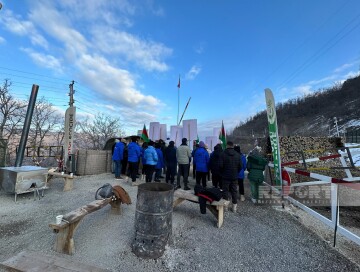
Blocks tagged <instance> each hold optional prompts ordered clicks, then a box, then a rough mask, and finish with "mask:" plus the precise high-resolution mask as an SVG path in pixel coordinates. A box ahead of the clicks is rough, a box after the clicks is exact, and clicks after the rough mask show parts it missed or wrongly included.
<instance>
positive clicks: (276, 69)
mask: <svg viewBox="0 0 360 272" xmlns="http://www.w3.org/2000/svg"><path fill="white" fill-rule="evenodd" d="M349 2H350V0H348V1H347V2H345V3H343V4H342V6H341V7H340V8H337V9H336V10H335V11H334V12H333V13H332V14H331V15H330V16H328V17H327V19H326V20H325V21H323V23H321V24H320V25H319V26H318V27H317V28H316V30H315V31H314V32H313V33H312V34H311V35H310V36H308V38H307V39H306V40H304V41H303V42H302V43H301V44H300V45H298V46H297V47H296V48H295V50H293V51H292V52H291V53H290V54H289V55H288V56H287V57H286V58H285V59H284V60H283V61H282V62H281V63H280V64H279V65H278V66H276V68H275V69H274V70H273V71H271V72H270V73H269V74H268V75H267V77H266V78H265V79H264V80H262V81H261V82H260V83H259V84H258V85H257V86H256V88H254V90H257V89H258V88H259V87H260V86H261V85H262V84H263V83H264V82H266V81H267V80H268V79H269V78H270V77H271V76H272V75H273V74H275V73H276V72H277V71H278V70H279V69H280V68H281V67H282V66H283V65H284V64H285V63H287V61H288V60H289V59H290V58H291V57H293V56H294V55H295V53H297V52H298V51H299V50H300V49H301V48H303V47H304V46H305V45H306V44H307V43H308V42H309V41H311V38H312V37H313V36H314V35H315V34H316V33H318V32H319V30H320V29H321V28H322V27H323V26H324V25H326V24H327V23H328V22H329V21H330V20H331V19H333V18H334V17H335V16H336V15H337V14H338V13H339V12H340V11H341V10H342V9H343V8H344V7H345V6H346V5H347V4H348V3H349Z"/></svg>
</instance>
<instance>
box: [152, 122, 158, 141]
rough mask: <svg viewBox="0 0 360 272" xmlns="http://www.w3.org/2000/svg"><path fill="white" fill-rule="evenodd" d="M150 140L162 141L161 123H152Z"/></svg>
mask: <svg viewBox="0 0 360 272" xmlns="http://www.w3.org/2000/svg"><path fill="white" fill-rule="evenodd" d="M149 139H150V140H152V141H154V142H155V141H158V140H160V123H159V122H150V127H149Z"/></svg>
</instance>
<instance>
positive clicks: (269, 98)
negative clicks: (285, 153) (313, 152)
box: [265, 89, 282, 186]
mask: <svg viewBox="0 0 360 272" xmlns="http://www.w3.org/2000/svg"><path fill="white" fill-rule="evenodd" d="M265 99H266V111H267V118H268V122H269V136H270V142H271V149H272V155H273V158H274V171H275V184H276V185H279V186H281V185H282V180H281V161H280V146H279V135H278V128H277V119H276V108H275V99H274V96H273V93H272V91H271V90H270V89H265Z"/></svg>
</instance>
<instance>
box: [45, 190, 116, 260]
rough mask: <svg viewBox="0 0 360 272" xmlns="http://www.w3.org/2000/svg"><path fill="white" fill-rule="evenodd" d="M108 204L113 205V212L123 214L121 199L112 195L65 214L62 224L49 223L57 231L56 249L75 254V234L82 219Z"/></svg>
mask: <svg viewBox="0 0 360 272" xmlns="http://www.w3.org/2000/svg"><path fill="white" fill-rule="evenodd" d="M108 204H110V205H111V212H112V213H115V214H121V206H120V205H121V199H116V198H114V197H112V198H106V199H102V200H95V201H93V202H91V203H89V204H87V205H85V206H83V207H81V208H78V209H76V210H74V211H71V212H69V213H67V214H65V215H64V217H63V220H62V222H61V223H60V224H55V223H51V224H49V227H50V228H52V229H53V231H54V232H55V233H57V235H56V240H55V245H54V250H55V251H56V252H60V253H66V254H70V255H71V254H73V253H74V252H75V245H74V239H73V236H74V233H75V231H76V229H77V227H78V226H79V224H80V222H81V220H82V219H83V218H84V217H85V216H86V215H87V214H90V213H92V212H95V211H97V210H100V209H101V208H103V207H105V206H106V205H108Z"/></svg>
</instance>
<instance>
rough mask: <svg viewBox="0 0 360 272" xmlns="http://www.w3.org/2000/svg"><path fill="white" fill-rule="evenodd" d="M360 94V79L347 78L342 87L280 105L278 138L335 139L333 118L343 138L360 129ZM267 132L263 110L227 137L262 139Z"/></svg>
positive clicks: (277, 108)
mask: <svg viewBox="0 0 360 272" xmlns="http://www.w3.org/2000/svg"><path fill="white" fill-rule="evenodd" d="M359 91H360V76H358V77H355V78H351V79H348V80H346V81H345V82H344V83H343V84H342V85H341V84H337V85H335V86H333V87H331V88H328V89H324V90H319V91H317V92H315V93H313V94H311V95H307V96H303V97H298V98H296V99H292V100H289V101H287V102H285V103H280V104H277V105H276V113H277V118H278V128H279V136H295V135H297V136H329V135H330V136H335V135H336V133H337V130H336V127H335V121H334V117H336V119H337V124H338V129H339V132H340V134H341V135H343V134H344V133H345V130H346V129H347V128H351V127H354V126H360V95H359ZM275 99H276V97H275ZM267 131H268V123H267V114H266V110H264V111H262V112H259V113H257V114H256V115H255V116H252V117H250V118H249V119H248V120H247V121H246V122H244V123H241V124H239V126H237V127H236V128H235V129H234V130H233V132H232V133H230V134H228V137H229V139H232V140H234V141H235V142H236V140H237V138H239V137H244V136H245V137H246V136H252V135H254V136H255V137H263V136H264V135H267Z"/></svg>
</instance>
